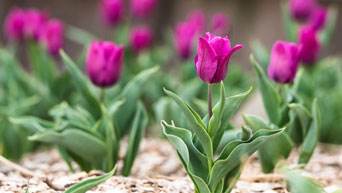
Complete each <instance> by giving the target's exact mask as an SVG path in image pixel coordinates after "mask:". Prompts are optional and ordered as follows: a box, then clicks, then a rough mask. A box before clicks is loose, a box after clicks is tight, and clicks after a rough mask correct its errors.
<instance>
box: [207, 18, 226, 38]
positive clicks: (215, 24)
mask: <svg viewBox="0 0 342 193" xmlns="http://www.w3.org/2000/svg"><path fill="white" fill-rule="evenodd" d="M211 29H212V31H213V33H214V34H217V35H222V36H223V35H225V34H227V33H228V32H229V18H228V16H227V15H225V14H224V13H216V14H215V15H214V16H213V17H212V20H211Z"/></svg>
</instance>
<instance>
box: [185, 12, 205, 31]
mask: <svg viewBox="0 0 342 193" xmlns="http://www.w3.org/2000/svg"><path fill="white" fill-rule="evenodd" d="M186 20H187V22H188V23H190V24H191V25H192V27H193V28H194V29H195V33H196V34H198V35H201V33H203V32H204V30H205V14H204V13H203V12H202V11H199V10H196V11H193V12H191V13H190V14H189V15H188V16H187V19H186Z"/></svg>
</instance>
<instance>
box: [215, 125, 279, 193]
mask: <svg viewBox="0 0 342 193" xmlns="http://www.w3.org/2000/svg"><path fill="white" fill-rule="evenodd" d="M283 131H284V129H278V130H264V129H262V130H259V131H257V132H256V133H255V134H254V135H253V136H252V137H251V138H250V139H249V140H248V141H233V142H231V143H229V144H227V145H226V147H225V148H224V149H223V151H222V153H221V154H220V156H219V157H218V158H217V160H216V161H215V163H214V166H213V168H212V170H211V173H210V180H209V187H210V189H211V191H214V190H215V189H216V187H217V185H218V183H219V182H220V180H221V179H222V178H224V177H225V176H226V175H227V174H228V173H229V172H230V171H232V170H233V169H234V168H235V167H237V166H239V165H240V164H241V163H242V162H244V160H247V159H248V157H249V156H250V155H252V154H253V153H254V152H255V151H257V150H258V148H259V147H260V146H261V145H263V144H265V143H266V142H267V141H270V140H271V139H273V138H275V137H276V136H279V135H280V134H281V133H283Z"/></svg>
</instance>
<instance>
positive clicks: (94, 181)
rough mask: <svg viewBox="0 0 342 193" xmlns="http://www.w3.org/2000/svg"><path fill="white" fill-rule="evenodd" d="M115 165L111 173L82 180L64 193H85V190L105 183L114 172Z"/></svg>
mask: <svg viewBox="0 0 342 193" xmlns="http://www.w3.org/2000/svg"><path fill="white" fill-rule="evenodd" d="M116 168H117V165H115V167H114V168H113V169H112V171H110V172H108V173H106V174H104V175H102V176H99V177H96V178H91V179H87V180H84V181H82V182H80V183H77V184H74V185H73V186H71V187H70V188H68V189H67V190H66V191H65V192H64V193H85V192H86V191H87V190H90V189H92V188H93V187H96V186H97V185H99V184H101V183H102V182H104V181H106V180H107V179H109V178H110V177H112V176H113V175H114V173H115V171H116Z"/></svg>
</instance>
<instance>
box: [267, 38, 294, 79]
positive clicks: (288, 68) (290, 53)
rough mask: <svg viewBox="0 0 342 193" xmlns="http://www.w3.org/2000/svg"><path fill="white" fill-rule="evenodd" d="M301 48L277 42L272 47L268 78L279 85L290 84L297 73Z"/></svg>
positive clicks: (289, 43) (288, 43)
mask: <svg viewBox="0 0 342 193" xmlns="http://www.w3.org/2000/svg"><path fill="white" fill-rule="evenodd" d="M300 52H301V48H300V47H299V46H298V45H297V44H295V43H291V42H284V41H280V40H278V41H277V42H276V43H275V44H274V45H273V47H272V52H271V60H270V64H269V66H268V76H269V77H270V78H271V79H272V80H274V81H276V82H279V83H291V82H292V81H293V80H294V78H295V76H296V73H297V69H298V62H299V57H300Z"/></svg>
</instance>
